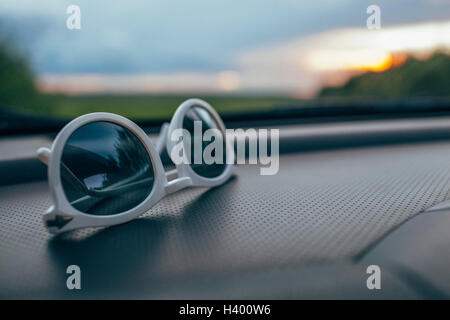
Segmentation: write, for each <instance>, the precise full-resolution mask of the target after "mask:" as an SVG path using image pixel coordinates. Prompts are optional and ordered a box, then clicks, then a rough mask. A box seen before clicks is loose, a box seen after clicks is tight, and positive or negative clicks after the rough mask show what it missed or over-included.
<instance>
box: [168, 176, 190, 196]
mask: <svg viewBox="0 0 450 320" xmlns="http://www.w3.org/2000/svg"><path fill="white" fill-rule="evenodd" d="M190 186H192V179H191V178H189V177H182V178H178V179H175V180H172V181H169V182H168V183H167V184H166V186H165V191H166V193H167V194H171V193H174V192H177V191H180V190H181V189H184V188H187V187H190Z"/></svg>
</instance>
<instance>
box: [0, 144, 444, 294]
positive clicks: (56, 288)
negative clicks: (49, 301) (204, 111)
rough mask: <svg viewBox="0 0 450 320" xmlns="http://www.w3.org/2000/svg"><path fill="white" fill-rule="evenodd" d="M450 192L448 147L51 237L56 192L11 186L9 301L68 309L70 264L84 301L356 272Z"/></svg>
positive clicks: (227, 190)
mask: <svg viewBox="0 0 450 320" xmlns="http://www.w3.org/2000/svg"><path fill="white" fill-rule="evenodd" d="M24 170H26V169H24ZM449 192H450V143H448V142H437V143H427V144H425V143H423V144H409V145H396V146H380V147H367V148H357V149H346V150H334V151H323V152H311V153H303V154H290V155H282V156H281V157H280V171H279V173H278V174H277V175H275V176H260V175H259V168H258V167H257V166H242V167H240V168H238V170H237V174H236V177H235V178H234V179H232V180H231V181H229V182H228V183H226V184H225V185H223V186H220V187H217V188H214V189H210V190H208V189H203V188H200V189H188V190H183V191H181V192H178V193H176V194H173V195H171V196H169V197H167V198H165V199H163V201H161V202H160V203H159V204H158V205H157V206H156V207H154V208H152V209H151V210H150V211H149V212H148V213H146V214H145V215H144V216H142V217H141V218H139V219H137V220H135V221H132V222H129V223H126V224H124V225H120V226H115V227H110V228H98V229H85V230H79V231H75V232H70V233H67V234H64V235H62V236H58V237H53V236H51V235H49V234H48V233H47V231H46V230H45V229H44V227H43V224H42V221H41V214H42V212H43V211H45V210H46V209H47V207H48V206H50V205H51V202H52V200H51V197H50V194H49V190H48V186H47V183H46V182H35V183H29V184H19V185H13V186H5V187H1V188H0V297H3V298H5V297H24V298H30V297H32V298H39V297H44V298H46V297H60V296H61V295H62V294H63V293H64V292H67V290H66V288H65V281H64V280H62V279H65V277H66V276H67V275H66V274H65V268H66V267H67V266H68V265H70V264H77V265H79V266H80V267H81V269H82V272H83V277H84V279H85V280H84V288H86V289H85V291H84V292H83V294H85V295H86V294H87V293H89V292H92V294H94V292H98V291H103V292H106V291H107V290H109V289H110V290H114V288H119V287H120V288H128V289H133V288H135V289H137V290H139V288H142V287H143V286H144V285H145V288H147V289H148V288H152V289H154V290H159V292H161V290H162V291H164V288H167V287H169V286H170V283H171V282H173V281H176V280H177V279H178V280H180V279H181V280H183V281H185V280H186V279H198V278H201V279H207V278H208V277H212V276H221V275H227V274H249V273H251V274H254V273H255V272H258V271H261V270H285V269H289V268H296V267H299V266H310V265H316V264H324V263H328V262H330V263H331V262H333V263H334V262H336V261H342V260H349V261H351V258H353V257H355V256H356V255H358V254H359V253H361V252H362V251H363V250H365V249H366V248H367V247H368V246H370V245H371V244H373V243H374V242H375V241H376V240H378V239H379V238H381V237H382V236H384V235H385V234H386V233H387V232H389V231H390V230H392V229H393V228H395V227H396V226H398V225H399V224H401V223H402V222H404V221H406V220H407V219H408V218H411V217H413V216H414V215H416V214H418V213H420V212H421V211H423V210H425V209H427V208H429V207H431V206H433V205H434V204H436V203H439V202H441V201H444V200H447V199H448V198H449ZM186 281H187V280H186ZM124 290H125V289H124Z"/></svg>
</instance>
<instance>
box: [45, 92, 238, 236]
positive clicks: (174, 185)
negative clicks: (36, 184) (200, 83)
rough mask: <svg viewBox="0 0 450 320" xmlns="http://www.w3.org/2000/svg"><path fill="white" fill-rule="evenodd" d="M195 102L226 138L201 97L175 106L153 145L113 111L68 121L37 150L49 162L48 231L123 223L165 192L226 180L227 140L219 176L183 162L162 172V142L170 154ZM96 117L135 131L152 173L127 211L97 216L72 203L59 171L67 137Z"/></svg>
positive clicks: (228, 169) (229, 153) (229, 169)
mask: <svg viewBox="0 0 450 320" xmlns="http://www.w3.org/2000/svg"><path fill="white" fill-rule="evenodd" d="M194 106H196V107H201V108H204V109H205V110H206V111H208V112H209V114H210V115H211V116H212V117H213V119H214V120H215V121H216V123H217V124H218V126H219V129H220V130H221V131H222V133H223V136H224V138H225V137H226V135H225V133H226V131H225V125H224V124H223V121H222V119H221V118H220V116H219V115H218V114H217V112H216V111H215V110H214V109H213V108H212V107H211V106H210V105H209V104H208V103H207V102H205V101H203V100H200V99H189V100H186V101H185V102H183V103H182V104H181V105H180V106H179V107H178V109H177V110H176V111H175V114H174V116H173V117H172V120H171V122H170V124H169V125H168V124H164V125H163V127H162V130H161V133H160V137H159V138H158V142H157V145H156V146H154V145H153V143H152V142H151V140H150V138H149V137H148V136H147V134H145V132H144V131H143V130H142V129H141V128H140V127H139V126H138V125H136V124H135V123H134V122H132V121H131V120H129V119H127V118H124V117H122V116H119V115H116V114H112V113H103V112H96V113H90V114H86V115H83V116H80V117H78V118H76V119H74V120H72V121H71V122H70V123H68V124H67V125H66V126H65V127H64V128H63V129H62V130H61V131H60V132H59V134H58V135H57V136H56V138H55V140H54V142H53V144H52V147H51V149H48V148H40V149H39V150H38V151H37V153H38V158H39V159H40V160H41V161H42V162H44V163H45V164H47V166H48V181H49V186H50V190H51V193H52V197H53V200H54V204H53V205H52V206H51V207H50V208H49V209H48V210H47V211H46V212H45V214H44V215H43V219H44V222H45V223H46V225H47V227H48V230H49V232H50V233H53V234H57V233H62V232H66V231H69V230H73V229H78V228H84V227H98V226H111V225H116V224H120V223H124V222H127V221H130V220H132V219H135V218H137V217H138V216H140V215H142V214H143V213H145V212H147V211H148V210H149V209H150V208H152V207H153V206H154V205H155V204H156V203H157V202H158V201H160V200H161V199H162V198H163V197H164V196H166V195H167V194H170V193H173V192H176V191H178V190H181V189H184V188H186V187H190V186H199V187H200V186H203V187H214V186H217V185H220V184H222V183H224V182H225V181H226V180H228V179H229V178H230V176H231V175H232V173H233V170H234V167H235V166H234V164H233V161H232V160H233V159H234V149H233V146H232V145H231V144H230V143H228V141H226V144H225V146H226V151H227V152H226V156H227V164H226V167H225V170H224V172H222V174H221V175H220V176H218V177H215V178H206V177H202V176H200V175H198V174H197V173H195V171H194V170H192V168H191V166H190V165H189V164H186V163H181V164H178V165H177V166H176V169H175V170H173V171H170V172H165V170H164V167H163V165H162V162H161V158H160V153H161V152H162V150H163V148H164V146H165V147H166V149H167V151H168V153H169V155H170V150H171V149H172V148H173V147H174V145H175V144H176V142H174V141H171V139H169V138H170V137H171V135H172V132H173V131H174V130H176V129H181V128H182V127H183V118H184V116H185V115H186V113H187V112H188V111H189V109H190V108H192V107H194ZM97 121H108V122H113V123H116V124H118V125H120V126H122V127H124V128H127V129H128V130H130V131H131V132H132V133H134V134H135V135H136V137H137V138H138V139H139V140H140V141H141V142H142V144H143V145H144V147H145V148H146V150H147V152H148V154H149V157H150V159H151V162H152V166H153V170H154V176H155V179H154V183H153V188H152V191H151V192H150V194H149V195H148V196H147V198H146V199H145V200H144V201H143V202H142V203H140V204H139V205H137V206H136V207H135V208H133V209H130V210H128V211H125V212H122V213H118V214H113V215H107V216H96V215H91V214H87V213H83V212H81V211H79V210H77V209H75V208H74V207H72V206H71V205H70V203H69V201H68V200H67V198H66V196H65V194H64V191H63V188H62V184H61V175H60V160H61V155H62V152H63V148H64V146H65V144H66V142H67V139H68V138H69V137H70V136H71V135H72V133H73V132H74V131H75V130H77V129H78V128H80V127H81V126H83V125H85V124H88V123H91V122H97ZM171 179H173V180H171ZM169 180H170V181H169ZM55 221H56V222H57V221H62V222H63V223H61V225H62V226H61V227H58V226H51V225H52V224H54V223H51V222H55ZM49 222H50V223H49ZM49 225H50V226H49Z"/></svg>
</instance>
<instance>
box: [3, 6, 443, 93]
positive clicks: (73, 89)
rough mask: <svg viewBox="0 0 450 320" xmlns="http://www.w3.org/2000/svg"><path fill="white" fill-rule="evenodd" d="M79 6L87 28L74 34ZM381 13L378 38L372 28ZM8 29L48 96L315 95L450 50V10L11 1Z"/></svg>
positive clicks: (5, 8)
mask: <svg viewBox="0 0 450 320" xmlns="http://www.w3.org/2000/svg"><path fill="white" fill-rule="evenodd" d="M71 4H75V5H78V6H79V7H80V9H81V29H80V30H69V29H67V27H66V19H67V18H68V14H66V8H67V7H68V6H69V5H71ZM371 4H377V5H379V6H380V8H381V29H379V30H368V29H367V27H366V19H367V17H368V14H367V13H366V8H367V7H368V6H369V5H371ZM0 28H1V29H0V32H1V33H4V34H6V35H7V36H8V37H9V38H11V39H13V41H14V42H15V44H16V45H17V46H18V47H20V48H21V49H22V50H24V51H25V52H26V53H27V55H28V57H29V59H30V61H31V63H32V67H33V70H35V72H36V74H37V82H38V85H39V87H40V88H41V89H42V90H44V91H49V92H55V91H60V92H66V93H71V94H78V93H96V92H121V93H181V92H183V93H184V92H192V93H195V92H213V93H216V92H237V93H239V92H256V93H273V92H277V93H287V94H290V95H297V96H305V97H308V96H311V95H313V94H314V93H315V92H316V91H317V90H318V89H319V88H320V87H321V86H323V85H327V84H340V83H342V82H343V81H345V80H346V79H347V78H348V77H349V76H351V75H352V74H355V73H357V72H362V71H366V70H372V71H382V70H384V69H385V68H387V67H389V66H390V65H392V63H391V62H392V61H391V60H392V54H393V53H397V52H403V51H415V52H417V51H427V50H431V49H434V48H436V47H446V48H450V1H448V0H395V1H393V0H378V1H375V0H372V1H366V0H321V1H301V0H241V1H229V0H228V1H223V0H190V1H180V0H178V1H175V0H158V1H156V0H151V1H149V0H128V1H125V0H116V1H107V0H95V1H92V0H70V1H66V0H58V1H56V0H39V1H36V0H2V1H1V2H0Z"/></svg>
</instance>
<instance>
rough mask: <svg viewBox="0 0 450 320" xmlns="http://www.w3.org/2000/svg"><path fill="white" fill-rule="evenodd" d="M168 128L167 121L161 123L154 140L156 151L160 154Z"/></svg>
mask: <svg viewBox="0 0 450 320" xmlns="http://www.w3.org/2000/svg"><path fill="white" fill-rule="evenodd" d="M168 130H169V124H168V123H167V122H165V123H163V125H162V126H161V131H160V132H159V137H158V140H157V141H156V151H158V153H159V154H161V153H162V152H163V150H164V147H165V146H166V142H167V132H168Z"/></svg>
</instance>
